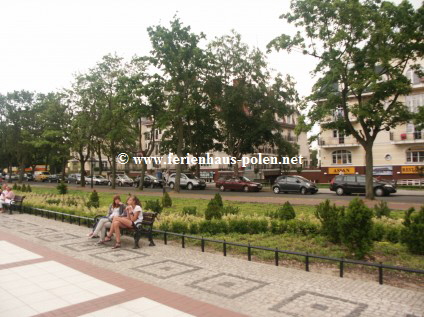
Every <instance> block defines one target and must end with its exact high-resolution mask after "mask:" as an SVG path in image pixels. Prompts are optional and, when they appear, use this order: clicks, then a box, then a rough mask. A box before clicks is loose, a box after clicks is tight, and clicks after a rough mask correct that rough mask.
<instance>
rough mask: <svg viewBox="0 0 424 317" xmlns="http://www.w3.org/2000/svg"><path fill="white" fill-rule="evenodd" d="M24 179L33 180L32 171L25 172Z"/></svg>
mask: <svg viewBox="0 0 424 317" xmlns="http://www.w3.org/2000/svg"><path fill="white" fill-rule="evenodd" d="M24 179H26V180H27V181H29V182H32V181H33V180H34V175H33V174H32V173H25V174H24Z"/></svg>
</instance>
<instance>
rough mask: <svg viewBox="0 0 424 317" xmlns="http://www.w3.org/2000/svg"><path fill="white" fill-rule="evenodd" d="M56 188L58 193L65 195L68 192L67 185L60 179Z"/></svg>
mask: <svg viewBox="0 0 424 317" xmlns="http://www.w3.org/2000/svg"><path fill="white" fill-rule="evenodd" d="M56 189H57V191H58V192H59V194H60V195H66V194H67V193H68V186H67V185H65V183H64V182H63V181H61V182H60V184H59V185H57V186H56Z"/></svg>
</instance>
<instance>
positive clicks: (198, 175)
mask: <svg viewBox="0 0 424 317" xmlns="http://www.w3.org/2000/svg"><path fill="white" fill-rule="evenodd" d="M198 157H199V156H198ZM195 174H196V177H197V178H200V164H199V162H197V163H196V173H195Z"/></svg>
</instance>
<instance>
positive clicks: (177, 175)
mask: <svg viewBox="0 0 424 317" xmlns="http://www.w3.org/2000/svg"><path fill="white" fill-rule="evenodd" d="M177 133H178V135H177V137H178V144H177V156H178V158H179V159H181V158H182V156H183V145H184V144H183V138H184V131H183V122H182V119H181V118H179V119H178V129H177ZM179 163H180V164H177V166H176V169H175V170H176V173H175V187H174V191H175V192H180V179H181V166H182V165H181V162H179Z"/></svg>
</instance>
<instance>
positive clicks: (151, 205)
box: [145, 199, 163, 214]
mask: <svg viewBox="0 0 424 317" xmlns="http://www.w3.org/2000/svg"><path fill="white" fill-rule="evenodd" d="M145 208H146V209H147V210H150V211H152V212H154V213H157V214H160V213H161V212H162V209H163V207H162V206H161V204H160V203H159V199H156V200H148V201H146V204H145Z"/></svg>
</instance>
